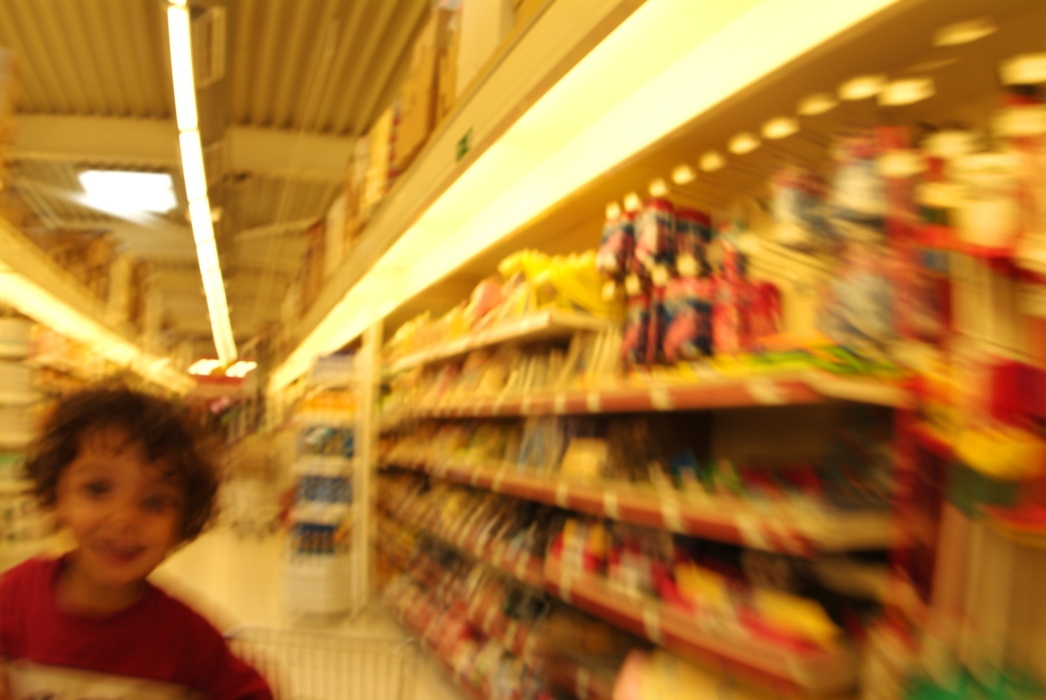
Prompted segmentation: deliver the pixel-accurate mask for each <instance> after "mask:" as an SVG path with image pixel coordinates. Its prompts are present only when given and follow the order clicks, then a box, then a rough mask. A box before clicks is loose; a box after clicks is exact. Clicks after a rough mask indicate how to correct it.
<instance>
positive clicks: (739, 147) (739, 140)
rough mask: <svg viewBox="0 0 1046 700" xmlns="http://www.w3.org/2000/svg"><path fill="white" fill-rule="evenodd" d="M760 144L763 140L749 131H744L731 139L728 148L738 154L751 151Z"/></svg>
mask: <svg viewBox="0 0 1046 700" xmlns="http://www.w3.org/2000/svg"><path fill="white" fill-rule="evenodd" d="M760 145H762V142H761V141H760V140H759V139H758V138H756V137H755V136H753V135H752V134H749V133H747V132H742V133H740V134H737V135H736V136H734V137H733V138H732V139H730V145H728V146H727V150H728V151H730V152H731V153H736V154H737V155H744V154H746V153H751V152H752V151H754V150H755V149H757V148H759V146H760Z"/></svg>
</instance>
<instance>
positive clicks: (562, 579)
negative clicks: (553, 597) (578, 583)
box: [559, 572, 574, 604]
mask: <svg viewBox="0 0 1046 700" xmlns="http://www.w3.org/2000/svg"><path fill="white" fill-rule="evenodd" d="M570 583H571V581H570V577H569V576H567V574H566V572H561V573H560V574H559V597H560V598H562V599H563V600H564V601H566V602H568V603H571V604H573V602H574V599H573V598H572V597H571V595H570Z"/></svg>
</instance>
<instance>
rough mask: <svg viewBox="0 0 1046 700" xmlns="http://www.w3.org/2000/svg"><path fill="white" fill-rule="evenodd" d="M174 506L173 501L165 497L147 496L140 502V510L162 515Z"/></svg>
mask: <svg viewBox="0 0 1046 700" xmlns="http://www.w3.org/2000/svg"><path fill="white" fill-rule="evenodd" d="M173 505H174V501H173V500H172V499H171V498H168V497H167V496H149V497H148V498H146V499H145V500H144V501H142V509H143V510H147V511H149V512H150V513H162V512H164V511H166V510H167V509H168V508H170V507H172V506H173Z"/></svg>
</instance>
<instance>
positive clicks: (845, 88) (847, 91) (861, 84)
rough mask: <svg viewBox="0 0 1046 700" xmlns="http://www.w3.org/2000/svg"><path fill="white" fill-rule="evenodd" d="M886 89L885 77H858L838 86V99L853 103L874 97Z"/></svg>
mask: <svg viewBox="0 0 1046 700" xmlns="http://www.w3.org/2000/svg"><path fill="white" fill-rule="evenodd" d="M884 87H886V76H885V75H859V76H857V77H856V78H850V79H849V80H847V81H846V82H845V83H843V84H842V85H840V86H839V99H841V100H849V101H851V102H855V101H857V100H867V99H868V98H869V97H875V96H876V95H878V94H879V93H880V92H882V89H883V88H884Z"/></svg>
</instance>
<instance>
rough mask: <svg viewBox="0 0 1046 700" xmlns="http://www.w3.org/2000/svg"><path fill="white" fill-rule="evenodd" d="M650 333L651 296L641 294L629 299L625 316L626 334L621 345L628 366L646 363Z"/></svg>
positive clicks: (622, 354)
mask: <svg viewBox="0 0 1046 700" xmlns="http://www.w3.org/2000/svg"><path fill="white" fill-rule="evenodd" d="M649 332H650V294H649V293H640V294H637V295H635V296H632V297H629V299H628V306H627V311H626V316H625V334H624V339H623V341H622V344H621V356H622V358H624V360H625V362H626V363H627V364H629V365H642V364H645V363H646V361H647V342H648V337H649Z"/></svg>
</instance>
